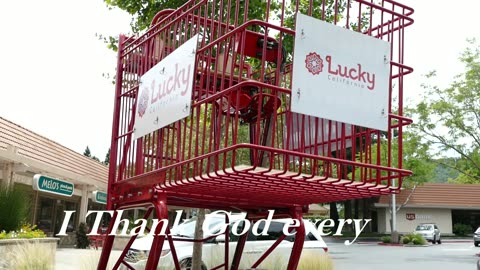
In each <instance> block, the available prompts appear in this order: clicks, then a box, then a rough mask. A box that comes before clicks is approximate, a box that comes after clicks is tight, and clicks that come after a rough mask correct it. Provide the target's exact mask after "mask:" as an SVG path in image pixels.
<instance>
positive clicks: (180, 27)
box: [98, 0, 413, 270]
mask: <svg viewBox="0 0 480 270" xmlns="http://www.w3.org/2000/svg"><path fill="white" fill-rule="evenodd" d="M377 2H378V1H373V0H372V1H366V0H348V1H342V0H323V1H313V0H310V1H301V2H300V1H297V2H295V1H286V0H284V1H267V2H266V3H265V6H263V7H256V8H254V7H252V6H249V1H248V0H247V1H223V0H218V1H217V0H214V1H207V0H202V1H200V0H191V1H188V2H187V3H186V4H185V5H183V6H182V7H180V8H178V9H177V10H164V11H161V12H159V13H158V14H157V15H156V16H155V18H154V20H153V21H152V25H151V27H150V28H149V29H148V31H146V32H145V33H144V34H143V35H141V36H139V37H130V38H127V37H125V36H120V40H119V48H118V65H117V75H116V93H115V105H114V115H113V128H112V144H111V162H110V171H109V186H108V209H111V210H112V209H113V210H118V209H128V208H133V207H139V206H144V207H146V208H147V209H148V211H147V214H146V217H148V216H149V215H150V214H151V213H155V215H156V217H157V218H158V219H162V218H167V217H168V212H167V209H168V207H167V206H168V205H176V206H185V207H195V208H211V209H225V210H236V211H238V210H242V211H245V212H247V213H248V217H249V218H251V219H252V220H255V219H258V218H261V217H263V216H264V213H263V212H262V211H264V210H262V209H275V210H276V217H282V216H288V217H292V218H301V215H302V212H303V210H304V209H305V207H304V206H306V205H308V204H311V203H322V202H333V201H342V200H348V199H356V198H365V197H372V196H379V195H383V194H391V193H394V192H398V191H399V189H400V187H401V184H402V179H403V178H404V177H406V176H408V175H410V174H411V172H409V171H407V170H404V169H402V134H403V128H404V127H405V126H406V125H408V124H410V123H411V120H410V119H408V118H406V117H405V116H404V115H403V78H404V76H405V75H407V74H409V73H411V72H412V71H413V69H412V68H410V67H408V66H407V65H405V63H404V33H405V28H406V27H407V26H409V25H411V24H412V23H413V20H412V18H411V17H410V16H411V15H412V13H413V9H411V8H409V7H407V6H405V5H403V4H400V3H398V2H396V1H393V0H382V1H380V2H379V3H377ZM259 10H260V11H261V12H259ZM296 12H302V13H304V14H307V15H309V16H313V17H316V18H318V19H321V20H324V21H328V22H330V23H332V24H335V25H338V26H340V27H343V28H346V29H350V30H351V31H357V32H361V33H363V34H365V35H368V36H372V37H374V38H377V39H381V40H384V41H387V42H388V43H389V44H390V46H391V55H390V59H391V62H390V68H391V75H390V87H389V90H390V91H389V92H390V95H389V108H388V119H389V126H388V131H387V132H382V131H379V130H374V129H370V128H365V127H360V126H354V125H348V124H345V123H339V122H335V121H331V120H326V119H321V118H316V117H310V116H305V115H299V114H295V113H292V112H291V110H290V99H291V95H292V94H294V93H292V89H291V84H292V72H293V70H292V69H293V68H292V59H293V57H294V55H293V51H292V49H293V40H294V37H295V31H294V29H295V28H294V20H293V19H291V18H292V16H293V14H295V13H296ZM198 33H201V38H200V41H199V42H200V45H199V48H198V50H197V51H196V66H195V72H194V85H195V86H194V89H193V94H192V104H191V107H187V108H186V109H188V110H189V112H190V114H189V116H188V117H187V118H185V119H182V120H179V121H176V122H175V123H173V124H170V125H168V126H166V127H163V128H161V129H159V130H157V131H155V132H152V133H150V134H147V135H146V136H143V137H142V138H139V139H133V133H134V125H135V123H134V122H135V117H134V116H135V113H136V107H137V106H136V105H137V100H138V99H137V96H138V91H139V81H140V78H141V76H142V75H143V74H145V73H146V72H147V71H148V70H149V69H150V68H152V67H153V66H154V65H156V64H157V63H159V62H160V61H161V60H162V59H164V58H165V57H166V56H167V55H169V54H170V53H172V52H173V51H175V50H176V49H177V48H178V47H180V46H181V45H182V44H183V43H185V42H186V41H187V40H189V38H190V37H192V36H194V35H196V34H198ZM339 109H341V108H339ZM306 130H308V134H310V135H308V136H306V135H305V134H306ZM395 182H396V183H395ZM114 219H115V217H114ZM110 229H111V228H110ZM161 229H162V228H161V227H157V231H158V232H160V230H161ZM296 230H297V235H298V236H299V237H297V238H296V240H295V243H294V247H293V250H292V253H291V256H290V260H289V264H288V269H290V270H291V269H296V267H297V265H298V261H299V258H300V254H301V251H302V247H303V237H302V235H303V234H302V233H301V232H303V230H304V227H303V224H302V225H301V226H300V227H299V228H297V229H296ZM284 237H285V236H283V237H280V238H279V240H278V241H277V243H276V244H274V245H273V246H272V248H271V249H269V250H268V251H267V252H266V253H265V254H264V256H262V258H261V259H260V260H259V261H258V262H256V263H255V264H253V265H252V267H257V266H258V265H259V264H260V263H261V261H262V260H263V259H265V257H266V256H268V255H269V254H270V252H271V251H272V250H273V249H274V248H275V247H276V245H277V244H278V243H280V242H281V241H282V240H283V239H284ZM134 239H135V237H132V239H131V240H130V241H129V243H128V244H127V246H126V248H125V250H124V251H123V253H122V256H121V257H120V259H119V260H118V262H117V263H116V264H115V269H117V268H118V267H119V266H120V265H121V264H123V265H125V266H126V267H127V268H130V266H128V263H127V262H126V261H125V260H123V257H124V255H125V254H126V252H127V250H128V248H129V247H130V246H131V244H132V243H133V241H134ZM113 240H114V236H108V237H107V239H106V241H105V243H104V247H103V252H102V257H101V260H100V263H99V268H98V269H105V267H106V264H107V261H108V258H109V254H110V251H111V248H112V244H113ZM173 240H174V239H173V238H172V237H170V236H166V237H165V236H156V237H155V240H154V243H153V245H152V249H151V252H150V255H149V258H148V263H147V268H146V269H156V267H157V264H158V260H159V256H160V252H161V248H162V246H163V243H164V241H168V243H169V244H170V247H171V250H172V254H173V257H174V259H175V260H176V252H175V247H174V245H173ZM204 240H205V239H203V240H195V241H204ZM245 240H246V237H241V238H240V240H239V242H238V244H237V249H236V252H235V256H234V258H233V260H232V262H231V264H229V262H230V260H229V258H228V250H226V252H225V261H224V263H223V264H222V265H220V266H218V267H216V268H214V269H219V268H224V269H238V264H239V261H240V259H241V253H242V249H243V245H244V243H245ZM226 241H227V243H228V235H226ZM226 249H228V244H227V245H226ZM175 266H176V269H180V266H179V262H178V260H177V261H176V262H175Z"/></svg>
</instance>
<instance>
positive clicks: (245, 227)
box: [57, 210, 371, 245]
mask: <svg viewBox="0 0 480 270" xmlns="http://www.w3.org/2000/svg"><path fill="white" fill-rule="evenodd" d="M116 211H117V215H116V218H115V220H111V221H110V222H113V226H112V230H111V232H110V233H109V235H121V236H134V235H143V234H145V232H146V231H147V224H148V223H149V222H150V227H149V228H150V230H149V232H148V234H152V235H153V234H155V232H156V231H157V227H158V226H159V225H161V227H160V232H158V233H157V235H167V229H166V228H167V227H168V226H169V224H168V223H169V222H168V219H160V220H159V219H152V220H151V221H148V220H146V219H143V218H141V219H137V220H135V221H133V223H132V224H131V221H130V220H128V219H122V214H123V210H116ZM182 212H183V211H182V210H178V211H176V216H175V220H174V222H173V225H172V226H171V227H172V230H173V229H174V228H175V227H176V226H178V225H179V224H180V223H181V219H182ZM274 212H275V211H274V210H268V216H267V218H265V219H259V220H258V221H256V222H253V223H252V222H251V221H249V220H248V219H246V213H231V212H227V211H223V210H219V211H214V212H212V214H211V215H217V216H219V215H223V216H227V217H228V219H226V220H232V221H231V222H225V223H221V224H219V225H216V226H210V220H209V218H208V216H207V218H206V219H205V222H204V224H203V231H204V232H205V233H206V234H209V235H220V234H223V233H225V231H226V230H227V228H228V227H229V226H231V229H232V233H233V234H234V235H236V236H240V235H242V234H244V233H248V232H249V231H250V230H251V231H252V233H253V234H254V235H256V236H259V235H268V229H269V226H270V223H271V222H272V220H273V216H274ZM74 213H75V211H65V218H64V220H63V223H62V226H61V228H60V231H59V232H58V234H57V236H66V235H67V233H66V230H67V227H68V223H69V221H70V220H71V218H72V215H73V214H74ZM91 214H94V215H95V221H94V223H93V226H92V228H91V232H90V233H88V234H87V235H98V232H99V228H100V225H101V222H102V218H103V217H107V216H109V217H113V216H114V211H88V212H87V214H86V216H85V217H88V216H89V215H91ZM104 215H105V216H104ZM261 222H264V223H265V224H264V226H262V228H263V229H262V230H261V231H259V227H260V226H259V224H260V223H261ZM369 222H371V219H338V220H336V221H335V220H333V219H323V220H319V221H318V227H317V231H318V233H319V234H320V235H321V236H328V235H332V236H343V230H344V229H345V225H353V229H354V232H355V238H354V239H353V240H346V241H345V245H351V244H353V243H354V242H355V241H356V239H357V238H358V236H360V234H361V233H362V231H363V230H364V229H365V227H366V226H367V224H368V223H369ZM103 225H106V224H103ZM121 225H123V227H122V229H121V230H119V229H120V226H121ZM130 225H137V226H135V227H133V228H132V229H131V230H130V232H128V228H129V227H131V226H130ZM299 226H300V220H297V219H291V221H290V222H289V223H288V222H287V223H285V225H284V227H283V233H284V234H285V235H294V234H295V233H296V231H295V230H293V229H295V228H296V227H299ZM329 228H330V229H333V228H336V230H335V231H333V230H328V229H329ZM325 229H327V230H325ZM238 231H240V232H238Z"/></svg>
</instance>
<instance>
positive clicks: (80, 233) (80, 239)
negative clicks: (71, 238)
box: [76, 222, 90, 249]
mask: <svg viewBox="0 0 480 270" xmlns="http://www.w3.org/2000/svg"><path fill="white" fill-rule="evenodd" d="M76 236H77V246H76V247H77V248H83V249H85V248H87V247H89V246H90V239H88V236H87V225H86V224H85V223H83V222H82V223H80V225H78V229H77V232H76Z"/></svg>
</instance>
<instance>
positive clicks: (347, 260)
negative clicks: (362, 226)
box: [328, 241, 480, 270]
mask: <svg viewBox="0 0 480 270" xmlns="http://www.w3.org/2000/svg"><path fill="white" fill-rule="evenodd" d="M328 246H329V253H330V255H331V256H332V258H333V260H334V262H335V269H336V270H352V269H355V270H357V269H360V270H361V269H365V270H367V269H368V270H385V269H389V270H396V269H399V270H400V269H402V270H404V269H408V270H417V269H418V270H429V269H435V270H452V269H453V270H467V269H469V270H472V269H477V268H476V266H475V264H476V262H477V260H478V259H480V257H477V256H476V255H475V254H476V253H480V248H478V247H475V246H474V245H473V242H465V241H462V242H458V241H450V242H449V241H444V243H443V244H441V245H431V244H430V245H429V246H428V247H403V246H381V245H378V244H376V243H359V244H353V245H351V246H345V245H344V244H343V243H328Z"/></svg>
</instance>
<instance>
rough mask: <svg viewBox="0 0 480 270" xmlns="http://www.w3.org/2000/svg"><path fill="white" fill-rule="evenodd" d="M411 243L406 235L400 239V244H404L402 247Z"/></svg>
mask: <svg viewBox="0 0 480 270" xmlns="http://www.w3.org/2000/svg"><path fill="white" fill-rule="evenodd" d="M411 241H412V239H411V238H410V237H409V236H408V235H405V236H403V237H402V244H404V245H406V244H408V243H410V242H411Z"/></svg>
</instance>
